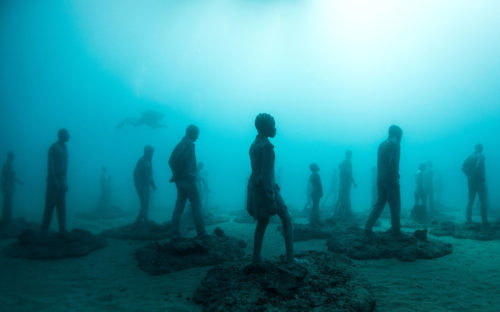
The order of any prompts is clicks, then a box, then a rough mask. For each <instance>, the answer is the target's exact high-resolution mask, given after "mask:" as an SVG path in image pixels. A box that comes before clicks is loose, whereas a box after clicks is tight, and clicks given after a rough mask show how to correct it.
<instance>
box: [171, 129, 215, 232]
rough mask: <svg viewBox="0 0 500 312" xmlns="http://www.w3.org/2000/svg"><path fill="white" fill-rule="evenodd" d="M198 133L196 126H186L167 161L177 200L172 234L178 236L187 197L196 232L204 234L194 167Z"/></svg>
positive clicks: (196, 172) (196, 171)
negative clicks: (181, 137) (175, 188)
mask: <svg viewBox="0 0 500 312" xmlns="http://www.w3.org/2000/svg"><path fill="white" fill-rule="evenodd" d="M199 135H200V129H199V128H198V127H197V126H195V125H190V126H188V127H187V129H186V135H185V136H184V138H183V139H182V140H181V142H180V143H179V144H177V146H176V147H175V148H174V150H173V152H172V154H171V155H170V159H169V161H168V163H169V165H170V169H171V170H172V174H173V176H172V178H171V179H170V182H175V185H176V187H177V201H176V203H175V209H174V213H173V215H172V226H173V234H174V236H180V229H179V226H180V220H181V216H182V212H183V211H184V208H185V206H186V201H187V200H188V199H189V202H190V203H191V208H192V209H193V218H194V223H195V225H196V233H197V234H198V236H199V237H203V236H205V235H206V231H205V225H204V224H203V218H202V216H201V201H200V192H199V190H198V187H197V180H198V170H197V167H196V153H195V145H194V142H195V141H196V140H197V139H198V136H199Z"/></svg>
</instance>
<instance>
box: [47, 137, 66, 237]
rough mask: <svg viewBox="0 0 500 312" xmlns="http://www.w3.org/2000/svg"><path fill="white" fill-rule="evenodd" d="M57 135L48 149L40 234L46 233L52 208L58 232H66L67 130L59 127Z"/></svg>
mask: <svg viewBox="0 0 500 312" xmlns="http://www.w3.org/2000/svg"><path fill="white" fill-rule="evenodd" d="M57 135H58V141H57V142H56V143H54V144H52V145H51V146H50V149H49V157H48V166H47V169H48V170H47V171H48V173H47V192H46V198H45V211H44V213H43V221H42V234H45V233H47V232H48V230H49V226H50V221H51V219H52V213H53V211H54V208H56V209H57V217H58V221H59V232H61V233H66V192H67V191H68V184H67V171H68V150H67V148H66V142H68V140H69V132H68V130H66V129H60V130H59V132H58V134H57Z"/></svg>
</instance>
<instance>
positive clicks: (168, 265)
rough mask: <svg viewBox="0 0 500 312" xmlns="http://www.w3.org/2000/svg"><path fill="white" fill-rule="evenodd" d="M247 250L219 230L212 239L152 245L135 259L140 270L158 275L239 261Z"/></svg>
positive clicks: (215, 231) (175, 240)
mask: <svg viewBox="0 0 500 312" xmlns="http://www.w3.org/2000/svg"><path fill="white" fill-rule="evenodd" d="M245 247H246V243H245V242H244V241H242V240H239V239H236V238H233V237H230V236H226V235H225V234H224V232H223V231H222V230H221V229H220V228H219V227H217V228H216V229H215V230H214V234H213V235H207V236H205V237H202V238H177V239H171V240H170V241H169V242H167V243H166V244H164V245H160V244H158V243H151V244H149V245H148V246H145V247H142V248H140V249H139V250H137V251H136V252H135V257H136V259H137V261H138V265H139V267H140V268H141V269H143V270H144V271H146V272H148V273H149V274H151V275H159V274H165V273H170V272H173V271H180V270H185V269H188V268H192V267H202V266H209V265H216V264H220V263H222V262H225V261H233V260H238V259H241V258H243V256H244V255H245Z"/></svg>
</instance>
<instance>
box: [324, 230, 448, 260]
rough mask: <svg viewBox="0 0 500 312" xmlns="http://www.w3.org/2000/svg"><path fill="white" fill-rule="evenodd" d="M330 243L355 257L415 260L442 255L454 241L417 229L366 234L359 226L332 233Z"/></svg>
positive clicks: (336, 248)
mask: <svg viewBox="0 0 500 312" xmlns="http://www.w3.org/2000/svg"><path fill="white" fill-rule="evenodd" d="M327 246H328V250H330V251H333V252H337V253H344V254H346V255H347V256H348V257H350V258H353V259H387V258H397V259H398V260H401V261H415V260H416V259H434V258H439V257H443V256H446V255H449V254H451V252H452V246H451V244H448V243H443V242H440V241H438V240H428V239H427V232H426V231H415V233H414V234H413V235H409V234H405V233H401V235H400V236H393V235H392V232H391V231H387V232H374V233H372V234H371V235H367V234H365V233H364V231H363V230H362V229H361V228H358V227H351V228H349V229H346V230H344V231H338V232H335V233H333V235H332V238H331V239H329V240H328V241H327Z"/></svg>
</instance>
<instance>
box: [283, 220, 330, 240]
mask: <svg viewBox="0 0 500 312" xmlns="http://www.w3.org/2000/svg"><path fill="white" fill-rule="evenodd" d="M328 230H331V229H330V228H327V227H324V226H311V225H309V224H294V225H293V241H295V242H299V241H306V240H311V239H328V238H330V237H331V236H332V234H331V232H329V231H328ZM277 231H280V232H281V233H283V226H281V225H280V226H278V228H277Z"/></svg>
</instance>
